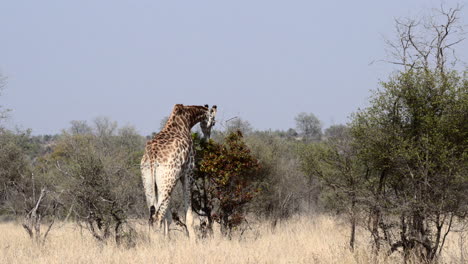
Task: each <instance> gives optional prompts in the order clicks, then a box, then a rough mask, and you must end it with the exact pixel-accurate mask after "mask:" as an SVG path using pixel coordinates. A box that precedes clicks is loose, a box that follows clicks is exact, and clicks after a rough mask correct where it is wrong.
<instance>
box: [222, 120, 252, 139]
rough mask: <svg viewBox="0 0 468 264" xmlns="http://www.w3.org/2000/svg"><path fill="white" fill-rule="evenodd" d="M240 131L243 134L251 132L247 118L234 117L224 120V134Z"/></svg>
mask: <svg viewBox="0 0 468 264" xmlns="http://www.w3.org/2000/svg"><path fill="white" fill-rule="evenodd" d="M237 131H240V132H241V133H242V134H243V135H250V134H251V133H252V132H253V128H252V125H251V124H250V123H249V121H247V120H243V119H242V118H240V117H235V118H233V119H230V120H228V121H227V122H226V134H230V133H236V132H237Z"/></svg>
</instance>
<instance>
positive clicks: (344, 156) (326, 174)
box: [300, 125, 366, 250]
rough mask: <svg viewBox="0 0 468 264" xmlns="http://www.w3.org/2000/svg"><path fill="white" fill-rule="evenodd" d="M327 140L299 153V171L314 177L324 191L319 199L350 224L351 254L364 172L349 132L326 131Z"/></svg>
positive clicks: (336, 128) (339, 128) (342, 128)
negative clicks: (300, 169)
mask: <svg viewBox="0 0 468 264" xmlns="http://www.w3.org/2000/svg"><path fill="white" fill-rule="evenodd" d="M327 132H328V133H327V134H328V136H327V140H326V141H324V142H320V143H317V144H307V145H304V146H302V148H301V150H300V156H301V163H302V164H301V165H302V170H303V171H304V173H306V174H307V175H312V177H317V178H318V179H319V180H320V182H321V183H322V185H323V186H324V189H323V190H322V192H321V196H322V199H323V200H324V201H325V205H326V207H327V208H328V209H329V210H333V211H335V212H339V213H344V214H345V215H347V217H348V219H349V223H350V240H349V246H350V248H351V249H352V250H353V249H354V245H355V237H356V225H357V220H358V215H359V212H360V208H359V203H358V202H359V200H360V199H362V192H361V188H362V187H361V185H362V184H363V179H364V177H365V173H366V170H365V168H364V166H362V162H361V161H360V160H359V159H358V157H357V155H356V148H355V147H354V146H353V138H352V137H351V134H350V132H349V128H348V127H346V126H343V125H340V126H333V127H331V128H329V129H327Z"/></svg>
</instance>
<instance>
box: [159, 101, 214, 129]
mask: <svg viewBox="0 0 468 264" xmlns="http://www.w3.org/2000/svg"><path fill="white" fill-rule="evenodd" d="M206 114H207V108H206V107H203V106H183V105H176V106H175V107H174V109H173V111H172V113H171V115H170V116H169V119H168V120H167V123H166V125H165V126H164V128H163V130H172V129H176V130H179V131H182V132H184V133H187V134H188V135H190V130H191V129H192V127H193V126H195V125H196V124H198V123H199V122H201V121H202V120H203V119H205V118H206Z"/></svg>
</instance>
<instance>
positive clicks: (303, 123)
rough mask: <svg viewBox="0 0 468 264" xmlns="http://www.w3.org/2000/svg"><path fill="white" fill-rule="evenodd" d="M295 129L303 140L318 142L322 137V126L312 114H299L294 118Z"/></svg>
mask: <svg viewBox="0 0 468 264" xmlns="http://www.w3.org/2000/svg"><path fill="white" fill-rule="evenodd" d="M295 120H296V128H297V131H298V132H299V134H300V135H301V136H302V137H303V139H304V140H306V141H310V140H320V139H321V137H322V125H321V123H320V120H319V119H318V118H317V117H316V116H315V115H314V114H312V113H310V114H307V113H304V112H302V113H299V114H298V115H297V116H296V118H295Z"/></svg>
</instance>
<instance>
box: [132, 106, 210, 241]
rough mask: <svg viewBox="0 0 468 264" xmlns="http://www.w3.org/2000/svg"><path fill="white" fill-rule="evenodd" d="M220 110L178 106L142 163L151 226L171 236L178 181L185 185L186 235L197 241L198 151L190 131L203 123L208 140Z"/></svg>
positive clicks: (148, 149)
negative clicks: (193, 191)
mask: <svg viewBox="0 0 468 264" xmlns="http://www.w3.org/2000/svg"><path fill="white" fill-rule="evenodd" d="M216 111H217V107H216V106H215V105H214V106H213V107H212V108H209V107H208V105H205V106H184V105H182V104H176V105H175V106H174V108H173V110H172V113H171V115H170V116H169V119H168V121H167V123H166V125H165V126H164V128H163V129H162V130H161V131H160V132H159V133H158V134H156V135H155V136H154V137H153V139H151V140H149V141H148V142H147V143H146V148H145V153H144V155H143V157H142V160H141V174H142V179H143V186H144V189H145V194H146V201H147V205H148V208H149V211H150V219H149V223H150V225H152V224H153V222H154V221H156V223H157V224H158V225H159V227H161V226H162V227H163V228H164V234H165V235H168V232H169V225H170V223H171V221H172V216H171V213H170V210H168V207H169V202H170V198H171V194H172V191H173V190H174V187H175V186H176V184H177V182H178V180H180V181H181V183H182V188H183V194H184V195H183V196H184V209H185V213H186V227H187V229H186V231H187V235H188V236H189V238H190V239H191V240H193V239H194V230H193V215H192V214H193V213H192V203H191V202H192V201H191V187H192V179H193V177H192V175H193V169H194V167H195V151H194V149H193V144H192V135H191V132H190V129H191V128H192V127H193V126H195V125H196V124H197V123H200V127H201V129H202V132H203V135H204V138H208V137H209V136H210V133H211V128H212V127H213V126H214V124H215V115H216Z"/></svg>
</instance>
